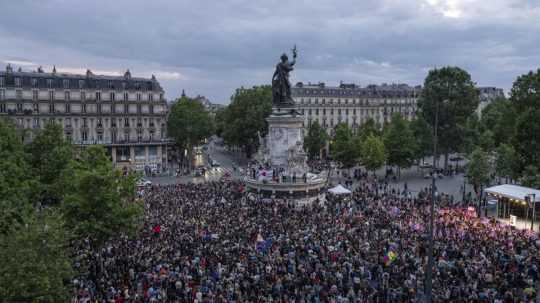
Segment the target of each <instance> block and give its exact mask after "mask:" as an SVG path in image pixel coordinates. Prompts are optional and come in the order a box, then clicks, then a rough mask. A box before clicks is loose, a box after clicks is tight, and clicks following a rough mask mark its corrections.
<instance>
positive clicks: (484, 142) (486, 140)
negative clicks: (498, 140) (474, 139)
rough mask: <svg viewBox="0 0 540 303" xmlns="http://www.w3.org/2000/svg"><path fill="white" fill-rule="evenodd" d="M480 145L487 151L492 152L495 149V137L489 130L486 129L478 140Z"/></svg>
mask: <svg viewBox="0 0 540 303" xmlns="http://www.w3.org/2000/svg"><path fill="white" fill-rule="evenodd" d="M478 145H479V146H480V147H481V148H482V149H483V150H485V151H487V152H491V151H493V150H494V149H495V135H494V134H493V132H492V131H491V130H489V129H486V130H484V131H483V132H482V134H481V135H480V138H479V139H478Z"/></svg>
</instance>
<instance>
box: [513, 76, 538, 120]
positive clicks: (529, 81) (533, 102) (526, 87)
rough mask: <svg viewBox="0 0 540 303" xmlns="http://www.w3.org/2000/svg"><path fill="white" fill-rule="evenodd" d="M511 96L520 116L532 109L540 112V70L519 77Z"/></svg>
mask: <svg viewBox="0 0 540 303" xmlns="http://www.w3.org/2000/svg"><path fill="white" fill-rule="evenodd" d="M510 95H511V96H510V101H511V102H512V104H513V106H514V108H515V109H516V111H517V113H518V114H522V113H524V112H527V111H529V110H532V109H537V110H540V69H537V70H536V72H532V71H530V72H529V73H528V74H525V75H521V76H519V77H518V78H517V79H516V81H514V84H513V85H512V90H511V94H510Z"/></svg>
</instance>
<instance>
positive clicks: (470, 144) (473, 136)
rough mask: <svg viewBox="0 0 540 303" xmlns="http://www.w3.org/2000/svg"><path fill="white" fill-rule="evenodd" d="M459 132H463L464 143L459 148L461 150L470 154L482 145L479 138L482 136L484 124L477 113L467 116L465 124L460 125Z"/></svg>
mask: <svg viewBox="0 0 540 303" xmlns="http://www.w3.org/2000/svg"><path fill="white" fill-rule="evenodd" d="M458 127H459V129H460V130H459V133H461V134H462V137H463V138H462V143H461V146H460V147H459V148H458V150H459V152H462V153H465V154H467V155H468V154H470V153H472V151H473V150H474V149H475V148H476V147H478V146H479V145H480V140H479V138H480V137H481V136H482V131H483V128H482V125H481V123H480V120H479V119H478V116H477V115H472V116H470V117H469V118H467V121H466V122H465V123H464V124H460V125H458Z"/></svg>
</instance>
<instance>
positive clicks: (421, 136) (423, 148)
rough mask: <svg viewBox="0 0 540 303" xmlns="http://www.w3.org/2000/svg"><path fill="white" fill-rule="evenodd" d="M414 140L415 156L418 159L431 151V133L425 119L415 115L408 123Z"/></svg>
mask: <svg viewBox="0 0 540 303" xmlns="http://www.w3.org/2000/svg"><path fill="white" fill-rule="evenodd" d="M410 128H411V130H412V132H413V136H414V141H415V144H414V146H415V148H416V149H415V158H416V159H420V158H424V157H425V156H428V155H430V154H431V152H432V151H433V134H432V133H431V128H430V127H429V125H428V124H427V122H426V120H424V118H422V117H416V118H415V119H414V120H412V121H411V123H410Z"/></svg>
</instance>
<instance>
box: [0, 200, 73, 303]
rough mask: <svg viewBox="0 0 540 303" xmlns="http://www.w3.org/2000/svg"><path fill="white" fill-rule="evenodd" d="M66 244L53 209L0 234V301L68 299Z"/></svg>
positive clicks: (37, 302) (68, 272) (71, 272)
mask: <svg viewBox="0 0 540 303" xmlns="http://www.w3.org/2000/svg"><path fill="white" fill-rule="evenodd" d="M68 244H69V242H68V236H67V234H66V231H65V229H64V227H63V225H62V221H61V219H60V215H59V214H58V213H57V212H56V211H55V210H54V209H49V210H45V211H41V213H39V214H33V215H32V216H29V217H27V219H26V220H25V225H24V226H19V227H18V228H16V229H14V230H12V231H11V232H9V233H5V234H0V302H6V303H8V302H10V303H12V302H21V303H22V302H25V303H26V302H36V303H42V302H43V303H49V302H50V303H52V302H68V301H69V299H70V298H69V295H70V291H69V280H70V279H71V277H72V275H73V270H72V267H71V260H70V257H69V250H68V249H67V247H68Z"/></svg>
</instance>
